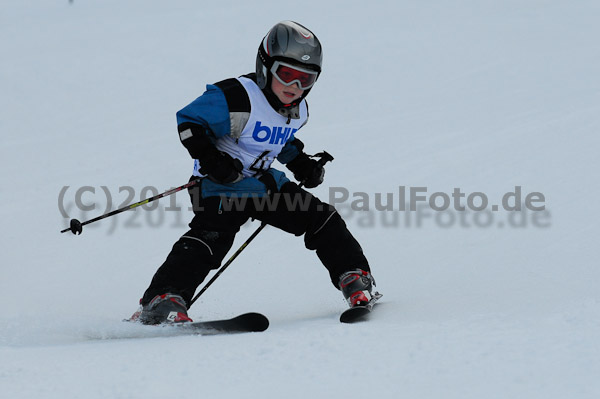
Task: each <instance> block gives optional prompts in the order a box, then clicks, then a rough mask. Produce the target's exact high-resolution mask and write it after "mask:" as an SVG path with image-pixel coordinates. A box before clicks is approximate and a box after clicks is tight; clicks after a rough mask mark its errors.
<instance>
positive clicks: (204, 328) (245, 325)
mask: <svg viewBox="0 0 600 399" xmlns="http://www.w3.org/2000/svg"><path fill="white" fill-rule="evenodd" d="M178 327H179V328H181V329H183V330H189V331H190V332H191V333H193V334H201V335H213V334H229V333H243V332H261V331H265V330H266V329H267V328H269V319H267V318H266V317H265V316H264V315H262V314H260V313H244V314H242V315H239V316H237V317H234V318H232V319H222V320H210V321H196V322H191V323H182V324H181V325H179V326H178Z"/></svg>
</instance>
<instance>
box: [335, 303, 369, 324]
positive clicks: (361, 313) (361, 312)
mask: <svg viewBox="0 0 600 399" xmlns="http://www.w3.org/2000/svg"><path fill="white" fill-rule="evenodd" d="M369 313H371V309H369V308H367V307H362V306H361V307H356V308H351V309H348V310H346V311H345V312H344V313H342V314H341V315H340V322H342V323H355V322H357V321H362V320H366V317H367V315H368V314H369Z"/></svg>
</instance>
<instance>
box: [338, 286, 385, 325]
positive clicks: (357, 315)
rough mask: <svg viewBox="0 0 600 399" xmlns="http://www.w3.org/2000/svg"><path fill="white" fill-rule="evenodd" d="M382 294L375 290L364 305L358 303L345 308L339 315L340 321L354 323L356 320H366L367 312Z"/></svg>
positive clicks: (369, 312)
mask: <svg viewBox="0 0 600 399" xmlns="http://www.w3.org/2000/svg"><path fill="white" fill-rule="evenodd" d="M382 296H383V295H381V294H380V293H378V292H376V293H375V294H373V298H372V299H371V300H370V301H369V303H367V304H366V305H359V306H355V307H353V308H350V309H347V310H345V311H344V312H343V313H342V314H341V315H340V321H341V322H342V323H355V322H357V321H364V320H367V318H368V316H369V314H371V312H372V311H373V307H374V306H375V304H376V303H377V301H378V300H379V298H381V297H382Z"/></svg>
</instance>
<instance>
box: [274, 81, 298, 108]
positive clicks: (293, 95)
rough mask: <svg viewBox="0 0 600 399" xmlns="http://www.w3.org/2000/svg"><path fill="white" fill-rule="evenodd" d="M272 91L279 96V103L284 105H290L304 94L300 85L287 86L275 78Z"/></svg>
mask: <svg viewBox="0 0 600 399" xmlns="http://www.w3.org/2000/svg"><path fill="white" fill-rule="evenodd" d="M271 90H272V91H273V93H274V94H275V95H276V96H277V98H278V99H279V101H281V102H282V103H284V104H290V103H292V102H294V101H295V100H297V99H299V98H300V97H302V94H304V90H302V89H301V88H299V87H298V83H294V84H292V85H290V86H285V85H284V84H283V83H281V82H280V81H278V80H277V79H275V78H273V79H271Z"/></svg>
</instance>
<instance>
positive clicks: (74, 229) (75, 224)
mask: <svg viewBox="0 0 600 399" xmlns="http://www.w3.org/2000/svg"><path fill="white" fill-rule="evenodd" d="M200 181H201V179H196V180H192V181H190V182H188V183H186V184H184V185H183V186H179V187H176V188H172V189H170V190H167V191H165V192H164V193H162V194H158V195H155V196H154V197H152V198H148V199H145V200H143V201H140V202H136V203H135V204H131V205H127V206H125V207H123V208H120V209H117V210H114V211H112V212H109V213H105V214H104V215H101V216H98V217H95V218H93V219H90V220H87V221H85V222H80V221H79V220H77V219H71V222H70V224H69V225H70V227H69V228H67V229H64V230H61V233H66V232H67V231H70V232H71V233H73V234H81V233H82V232H83V226H85V225H86V224H90V223H94V222H97V221H98V220H102V219H106V218H108V217H111V216H114V215H116V214H118V213H121V212H125V211H128V210H130V209H134V208H136V207H138V206H140V205H144V204H147V203H149V202H152V201H156V200H157V199H160V198H163V197H166V196H168V195H171V194H175V193H176V192H178V191H181V190H183V189H185V188H190V187H193V186H195V185H196V184H198V183H200Z"/></svg>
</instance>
